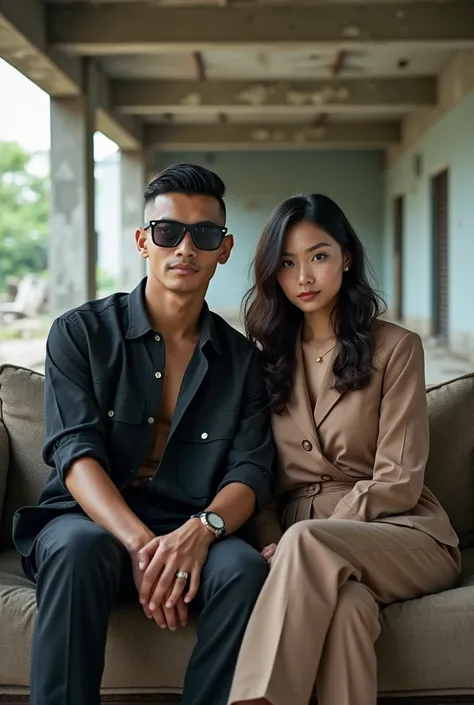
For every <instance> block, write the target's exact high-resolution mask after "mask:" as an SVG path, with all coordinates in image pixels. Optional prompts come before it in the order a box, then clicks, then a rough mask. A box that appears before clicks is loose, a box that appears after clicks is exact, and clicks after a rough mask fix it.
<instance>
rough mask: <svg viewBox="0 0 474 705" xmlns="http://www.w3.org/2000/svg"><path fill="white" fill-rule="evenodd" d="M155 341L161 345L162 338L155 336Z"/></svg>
mask: <svg viewBox="0 0 474 705" xmlns="http://www.w3.org/2000/svg"><path fill="white" fill-rule="evenodd" d="M155 340H156V342H157V343H159V342H160V340H161V338H160V336H159V335H155Z"/></svg>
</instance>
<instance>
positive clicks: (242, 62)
mask: <svg viewBox="0 0 474 705" xmlns="http://www.w3.org/2000/svg"><path fill="white" fill-rule="evenodd" d="M46 3H47V6H48V11H47V14H46V22H47V40H48V42H49V45H50V47H51V48H52V50H53V51H54V52H55V53H56V54H57V55H60V56H62V57H63V58H64V60H65V61H77V59H78V57H93V58H94V60H95V61H96V62H97V64H98V65H99V66H100V68H101V71H102V72H103V73H104V74H105V76H106V77H107V78H108V79H109V84H110V107H111V110H112V111H113V112H114V113H115V114H117V115H119V116H122V117H125V116H133V117H134V118H136V119H138V120H140V121H141V122H142V123H143V125H144V139H145V147H146V148H150V149H151V148H152V149H155V148H158V149H160V148H161V149H167V148H176V147H177V146H179V148H183V149H184V148H186V147H187V146H191V145H192V146H193V147H195V146H202V147H203V148H206V149H208V148H215V149H220V148H239V147H240V148H248V147H249V146H250V147H252V146H254V147H256V148H269V147H271V146H272V145H274V146H275V147H282V148H288V147H292V146H295V147H300V146H304V147H305V148H308V147H318V146H327V145H334V144H336V145H337V144H338V145H341V146H355V147H358V146H360V147H367V146H373V147H385V146H387V145H389V144H391V143H393V142H396V141H397V140H398V139H399V134H400V121H401V119H402V118H403V117H404V116H406V115H408V114H410V113H413V112H415V111H418V110H426V109H427V108H430V107H435V106H436V103H437V77H438V76H439V74H440V72H441V71H442V70H443V68H444V67H445V66H446V65H447V63H448V62H449V61H450V60H451V58H452V57H453V56H454V54H455V53H456V52H457V51H458V50H460V49H464V48H472V47H474V1H471V0H398V2H395V1H394V0H375V1H372V2H363V1H362V0H301V1H300V2H294V1H293V2H291V1H290V0H46ZM193 129H194V132H193Z"/></svg>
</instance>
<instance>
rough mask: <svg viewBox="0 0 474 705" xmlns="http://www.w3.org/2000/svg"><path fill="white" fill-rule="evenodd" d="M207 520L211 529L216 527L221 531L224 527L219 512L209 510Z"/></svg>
mask: <svg viewBox="0 0 474 705" xmlns="http://www.w3.org/2000/svg"><path fill="white" fill-rule="evenodd" d="M207 521H208V522H209V524H210V525H211V526H212V528H213V529H217V530H218V531H221V530H222V529H223V528H224V527H225V524H224V520H223V519H222V517H220V516H219V514H215V513H214V512H209V514H208V515H207Z"/></svg>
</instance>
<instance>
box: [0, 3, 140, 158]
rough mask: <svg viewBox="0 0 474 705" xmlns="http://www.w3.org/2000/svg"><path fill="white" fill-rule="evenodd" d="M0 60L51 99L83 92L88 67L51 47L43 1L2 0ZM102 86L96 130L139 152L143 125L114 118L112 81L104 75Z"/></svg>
mask: <svg viewBox="0 0 474 705" xmlns="http://www.w3.org/2000/svg"><path fill="white" fill-rule="evenodd" d="M0 57H2V58H3V59H5V60H6V61H7V62H8V63H9V64H11V65H12V66H14V67H15V68H16V69H18V71H20V72H21V73H22V74H23V75H24V76H26V77H27V78H29V79H30V80H31V81H33V83H35V84H36V85H37V86H39V87H40V88H42V89H43V90H44V91H46V93H48V94H49V95H50V96H51V97H52V98H68V97H75V96H79V95H81V93H82V92H83V89H84V85H85V63H84V61H83V60H82V59H81V58H79V57H71V56H67V55H66V54H64V53H63V52H61V51H59V50H58V49H56V48H54V47H50V46H48V42H47V31H46V10H45V7H44V4H43V2H42V0H21V2H19V0H0ZM97 71H98V69H97ZM100 83H101V90H100V91H98V95H97V96H96V99H97V100H96V105H97V111H96V128H97V129H98V130H100V131H101V132H103V133H104V134H105V135H106V136H107V137H109V138H110V139H112V140H113V141H114V142H116V143H117V144H118V145H119V146H120V147H122V148H125V149H139V148H140V147H141V124H140V123H139V121H138V120H137V119H136V118H134V117H131V116H126V115H117V114H114V113H113V112H112V108H111V101H110V85H109V81H108V79H107V78H106V77H105V76H103V75H102V74H101V76H100Z"/></svg>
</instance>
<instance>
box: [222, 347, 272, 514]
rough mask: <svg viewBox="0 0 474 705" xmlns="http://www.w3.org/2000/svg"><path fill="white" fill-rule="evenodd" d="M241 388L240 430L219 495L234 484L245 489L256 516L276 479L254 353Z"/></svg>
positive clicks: (265, 403) (265, 399)
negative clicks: (252, 495) (252, 500)
mask: <svg viewBox="0 0 474 705" xmlns="http://www.w3.org/2000/svg"><path fill="white" fill-rule="evenodd" d="M236 383H238V382H236ZM244 384H245V394H244V403H243V407H242V413H241V417H240V422H239V427H238V429H237V432H236V435H235V437H234V440H233V442H232V446H231V449H230V452H229V456H228V462H227V471H226V474H225V477H224V478H223V480H222V482H221V483H220V485H219V488H218V492H219V491H220V490H222V489H223V487H225V486H226V485H230V484H231V483H233V482H240V483H242V484H244V485H247V486H248V487H250V489H251V490H253V492H254V493H255V497H256V507H255V511H256V512H258V511H260V510H261V509H262V508H263V507H264V506H265V505H266V504H267V502H268V501H269V499H270V496H271V491H272V488H273V481H274V475H275V467H274V460H275V447H274V442H273V435H272V430H271V423H270V413H269V409H268V396H267V393H266V390H265V386H264V383H263V373H262V369H261V365H260V359H259V356H258V354H257V353H255V354H254V355H253V358H252V361H251V363H250V365H249V369H248V373H247V375H246V379H245V381H244Z"/></svg>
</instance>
